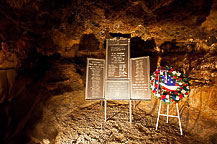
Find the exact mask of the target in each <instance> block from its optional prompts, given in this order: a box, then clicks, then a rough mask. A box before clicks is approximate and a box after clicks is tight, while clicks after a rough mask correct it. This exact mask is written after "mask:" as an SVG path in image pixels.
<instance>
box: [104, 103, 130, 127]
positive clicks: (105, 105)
mask: <svg viewBox="0 0 217 144" xmlns="http://www.w3.org/2000/svg"><path fill="white" fill-rule="evenodd" d="M104 102H105V104H104V107H105V108H104V110H105V112H104V113H105V122H106V120H107V118H106V117H107V101H106V100H104ZM129 112H130V123H132V104H131V100H129Z"/></svg>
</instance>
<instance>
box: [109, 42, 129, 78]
mask: <svg viewBox="0 0 217 144" xmlns="http://www.w3.org/2000/svg"><path fill="white" fill-rule="evenodd" d="M106 42H107V44H106V69H107V70H106V76H107V79H110V80H111V79H128V78H129V54H130V52H129V49H130V48H129V47H130V41H129V39H127V38H120V39H117V38H114V39H109V40H107V41H106Z"/></svg>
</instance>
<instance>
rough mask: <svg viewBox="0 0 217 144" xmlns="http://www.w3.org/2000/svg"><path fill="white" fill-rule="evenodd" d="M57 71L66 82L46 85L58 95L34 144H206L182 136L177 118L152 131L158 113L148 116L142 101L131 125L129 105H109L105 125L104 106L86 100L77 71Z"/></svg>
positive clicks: (34, 132) (44, 112)
mask: <svg viewBox="0 0 217 144" xmlns="http://www.w3.org/2000/svg"><path fill="white" fill-rule="evenodd" d="M55 67H56V66H55ZM57 67H58V69H59V70H60V71H62V73H65V74H67V75H68V76H69V79H66V80H63V81H59V82H53V83H52V82H51V83H50V84H49V85H47V86H48V89H49V90H50V91H51V89H54V87H56V88H57V89H60V91H61V93H59V94H56V95H54V94H52V96H51V97H50V98H49V99H48V100H47V102H46V103H45V104H44V105H43V106H42V107H43V108H42V118H41V119H40V120H39V121H38V122H37V124H36V125H35V127H34V128H33V129H32V130H31V131H30V132H29V137H30V138H31V139H32V142H33V143H43V144H49V143H50V144H73V143H75V144H76V143H77V144H102V143H109V144H110V143H114V144H117V143H129V144H137V143H174V144H177V143H182V144H187V143H192V144H194V143H195V144H196V143H197V144H198V143H207V142H206V141H204V140H203V139H202V138H201V137H198V136H196V135H192V134H190V133H188V132H187V131H185V129H184V128H183V136H181V135H180V130H179V125H178V119H176V118H169V123H166V118H165V117H160V122H159V126H158V130H155V126H156V125H155V124H156V120H157V112H153V113H151V114H149V113H147V112H146V110H145V108H142V105H141V103H146V102H145V101H143V102H139V101H136V104H135V107H133V119H132V123H131V124H130V122H129V102H128V101H108V102H107V122H104V106H103V103H101V101H99V100H97V101H94V100H89V101H86V100H85V87H84V85H85V84H84V83H85V82H84V81H83V79H84V78H82V75H81V74H79V73H78V72H77V71H76V65H75V64H69V63H67V64H66V63H65V62H64V64H61V63H60V64H58V66H57ZM54 69H55V68H54ZM78 69H80V68H78ZM63 85H65V86H64V87H63ZM69 86H71V88H70V89H69ZM53 91H54V90H53ZM55 91H56V90H55ZM51 93H52V92H51ZM157 107H158V106H157ZM31 144H32V143H31Z"/></svg>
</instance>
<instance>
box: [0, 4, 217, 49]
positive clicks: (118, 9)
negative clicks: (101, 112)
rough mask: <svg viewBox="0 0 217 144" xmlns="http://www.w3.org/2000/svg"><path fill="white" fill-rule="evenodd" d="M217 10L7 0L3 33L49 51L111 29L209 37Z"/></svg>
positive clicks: (159, 36)
mask: <svg viewBox="0 0 217 144" xmlns="http://www.w3.org/2000/svg"><path fill="white" fill-rule="evenodd" d="M215 12H216V2H215V1H212V0H94V1H93V0H3V1H1V2H0V15H1V16H0V22H1V24H0V33H1V34H2V35H3V37H4V38H5V39H8V40H10V41H12V42H17V41H19V40H20V39H22V40H24V41H25V42H26V43H30V45H32V44H34V46H35V47H37V49H38V51H41V52H45V53H49V52H51V53H52V52H55V51H61V50H62V49H65V48H67V47H72V46H73V45H74V44H78V43H79V40H80V38H81V37H82V35H84V34H94V35H95V37H96V38H97V40H98V41H99V42H100V43H104V41H105V39H106V38H110V37H111V35H110V33H122V34H130V35H131V37H135V36H138V37H141V38H142V39H144V40H147V39H150V38H152V37H153V38H154V39H155V41H156V43H157V45H160V44H161V43H163V42H164V41H166V40H172V39H176V40H177V41H179V40H180V41H181V40H187V39H198V38H199V39H207V34H206V33H204V31H205V30H207V29H208V30H209V33H211V35H212V34H213V33H216V31H215V29H216V26H215ZM201 37H202V38H201ZM100 46H101V47H103V45H100ZM45 47H46V50H45V49H44V48H45Z"/></svg>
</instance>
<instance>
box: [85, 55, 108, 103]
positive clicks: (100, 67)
mask: <svg viewBox="0 0 217 144" xmlns="http://www.w3.org/2000/svg"><path fill="white" fill-rule="evenodd" d="M104 67H105V60H103V59H93V58H88V59H87V73H86V93H85V94H86V96H85V98H86V99H89V100H91V99H104Z"/></svg>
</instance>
